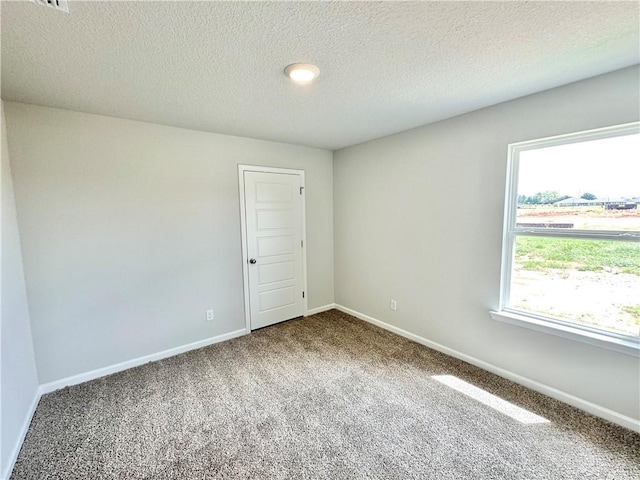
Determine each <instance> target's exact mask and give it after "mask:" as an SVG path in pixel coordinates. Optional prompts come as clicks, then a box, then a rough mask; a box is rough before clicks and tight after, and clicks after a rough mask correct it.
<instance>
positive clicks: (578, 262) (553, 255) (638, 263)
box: [515, 236, 640, 276]
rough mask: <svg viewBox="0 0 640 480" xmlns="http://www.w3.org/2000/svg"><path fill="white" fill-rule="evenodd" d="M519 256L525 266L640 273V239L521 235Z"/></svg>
mask: <svg viewBox="0 0 640 480" xmlns="http://www.w3.org/2000/svg"><path fill="white" fill-rule="evenodd" d="M515 250H516V252H515V260H516V262H517V263H518V264H520V265H521V268H522V269H524V270H535V271H545V270H549V269H556V270H579V271H588V272H600V271H603V270H605V269H606V270H607V271H611V272H613V273H630V274H633V275H638V276H640V243H637V242H617V241H612V240H577V239H571V238H546V237H524V236H519V237H518V238H517V240H516V249H515Z"/></svg>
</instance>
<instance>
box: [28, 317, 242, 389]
mask: <svg viewBox="0 0 640 480" xmlns="http://www.w3.org/2000/svg"><path fill="white" fill-rule="evenodd" d="M246 334H247V331H246V330H245V329H244V328H243V329H241V330H235V331H233V332H229V333H224V334H222V335H217V336H215V337H211V338H207V339H205V340H200V341H197V342H193V343H189V344H187V345H182V346H180V347H175V348H170V349H169V350H164V351H162V352H157V353H152V354H151V355H145V356H144V357H138V358H134V359H133V360H127V361H126V362H122V363H117V364H115V365H110V366H108V367H103V368H98V369H96V370H91V371H90V372H85V373H80V374H78V375H73V376H72V377H67V378H62V379H60V380H55V381H53V382H49V383H45V384H43V385H40V390H41V393H42V395H44V394H45V393H50V392H53V391H55V390H60V389H61V388H64V387H68V386H70V385H78V384H79V383H84V382H88V381H89V380H95V379H96V378H100V377H104V376H106V375H111V374H112V373H117V372H122V371H123V370H128V369H130V368H133V367H138V366H140V365H144V364H145V363H149V362H155V361H157V360H162V359H164V358H169V357H173V356H174V355H179V354H181V353H184V352H188V351H189V350H196V349H198V348H202V347H207V346H209V345H213V344H214V343H220V342H224V341H226V340H231V339H232V338H237V337H241V336H242V335H246Z"/></svg>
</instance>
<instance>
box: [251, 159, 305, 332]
mask: <svg viewBox="0 0 640 480" xmlns="http://www.w3.org/2000/svg"><path fill="white" fill-rule="evenodd" d="M301 186H302V179H301V176H300V175H295V174H283V173H266V172H251V171H245V172H244V196H245V198H244V200H245V209H246V215H245V218H246V231H247V238H246V242H247V253H248V259H247V261H248V260H249V259H254V260H255V263H248V277H249V309H250V323H251V329H256V328H261V327H265V326H267V325H272V324H274V323H277V322H281V321H284V320H289V319H291V318H295V317H299V316H302V315H303V314H304V299H303V288H304V287H303V286H304V282H303V276H302V275H303V267H302V208H303V198H302V195H301V188H300V187H301Z"/></svg>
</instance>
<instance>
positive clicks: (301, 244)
mask: <svg viewBox="0 0 640 480" xmlns="http://www.w3.org/2000/svg"><path fill="white" fill-rule="evenodd" d="M300 248H304V240H300Z"/></svg>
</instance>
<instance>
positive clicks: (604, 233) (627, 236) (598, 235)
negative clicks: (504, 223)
mask: <svg viewBox="0 0 640 480" xmlns="http://www.w3.org/2000/svg"><path fill="white" fill-rule="evenodd" d="M509 233H511V234H513V235H526V236H531V237H556V238H582V239H589V240H597V239H602V240H618V241H629V242H640V232H636V231H635V230H634V231H623V230H574V229H566V230H564V229H560V228H555V229H549V228H518V227H515V228H513V229H512V230H511V231H510V232H509Z"/></svg>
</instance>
